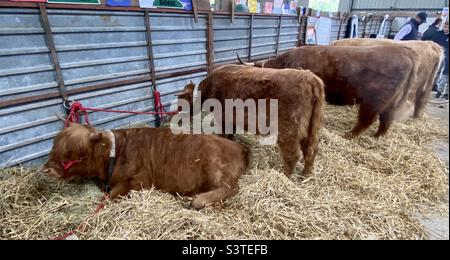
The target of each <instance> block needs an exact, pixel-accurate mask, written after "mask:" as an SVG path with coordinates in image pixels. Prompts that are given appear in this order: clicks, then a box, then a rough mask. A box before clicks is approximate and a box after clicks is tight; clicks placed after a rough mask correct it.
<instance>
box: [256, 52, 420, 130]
mask: <svg viewBox="0 0 450 260" xmlns="http://www.w3.org/2000/svg"><path fill="white" fill-rule="evenodd" d="M412 53H413V52H412V50H411V49H410V48H407V47H403V46H371V47H329V46H314V47H299V48H296V49H293V50H290V51H288V52H285V53H283V54H281V55H279V56H278V57H276V58H274V59H270V60H268V61H266V62H264V63H262V64H261V65H262V66H263V67H265V68H276V69H284V68H305V69H308V70H311V71H312V72H314V73H315V74H316V75H317V76H319V77H320V78H321V79H322V80H323V81H324V83H325V94H326V99H327V101H328V102H329V103H331V104H333V105H355V104H360V108H359V116H358V122H357V124H356V125H355V126H354V127H353V129H352V130H351V131H350V132H349V133H346V137H347V138H355V137H357V136H359V135H360V134H361V133H362V132H363V131H365V130H367V129H368V128H369V126H370V125H372V124H373V123H374V121H375V120H376V118H377V116H380V126H379V129H378V132H377V133H376V134H375V137H380V136H383V135H385V134H386V133H387V131H388V130H389V128H390V126H391V124H392V123H393V121H394V119H396V118H395V117H396V116H398V114H399V113H398V111H399V108H401V107H403V104H405V102H406V100H407V99H408V95H407V94H408V91H407V89H408V86H409V85H410V84H412V83H411V81H412V80H413V77H412V75H413V73H414V69H415V65H414V60H413V58H412Z"/></svg>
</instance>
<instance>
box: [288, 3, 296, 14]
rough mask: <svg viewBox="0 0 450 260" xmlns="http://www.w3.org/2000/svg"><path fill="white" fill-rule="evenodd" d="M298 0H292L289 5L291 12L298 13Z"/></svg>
mask: <svg viewBox="0 0 450 260" xmlns="http://www.w3.org/2000/svg"><path fill="white" fill-rule="evenodd" d="M297 6H298V0H292V1H291V2H290V5H289V13H290V14H297Z"/></svg>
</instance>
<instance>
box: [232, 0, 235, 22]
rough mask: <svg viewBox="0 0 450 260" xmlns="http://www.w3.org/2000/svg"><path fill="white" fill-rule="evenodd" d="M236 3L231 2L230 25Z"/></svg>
mask: <svg viewBox="0 0 450 260" xmlns="http://www.w3.org/2000/svg"><path fill="white" fill-rule="evenodd" d="M235 5H236V3H235V2H234V1H231V23H234V13H235V11H236V10H235V9H236V6H235Z"/></svg>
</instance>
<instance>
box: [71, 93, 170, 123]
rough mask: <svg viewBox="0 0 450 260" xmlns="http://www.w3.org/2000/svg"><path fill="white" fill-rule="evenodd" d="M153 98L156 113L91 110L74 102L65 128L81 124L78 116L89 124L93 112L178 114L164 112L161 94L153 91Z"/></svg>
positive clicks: (146, 113) (150, 113) (149, 113)
mask: <svg viewBox="0 0 450 260" xmlns="http://www.w3.org/2000/svg"><path fill="white" fill-rule="evenodd" d="M153 98H154V100H155V110H156V112H135V111H126V110H117V109H102V108H92V107H84V106H83V105H82V104H81V103H80V102H78V101H75V102H73V103H72V105H71V106H70V113H69V115H68V116H67V119H66V127H67V126H68V125H69V123H81V121H80V114H81V115H84V120H85V122H86V124H89V117H88V113H87V112H88V111H95V112H109V113H121V114H133V115H176V114H178V112H176V111H174V112H165V110H164V105H163V104H162V102H161V94H160V93H159V92H158V91H157V90H155V91H154V92H153Z"/></svg>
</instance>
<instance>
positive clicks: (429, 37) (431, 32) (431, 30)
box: [422, 25, 439, 41]
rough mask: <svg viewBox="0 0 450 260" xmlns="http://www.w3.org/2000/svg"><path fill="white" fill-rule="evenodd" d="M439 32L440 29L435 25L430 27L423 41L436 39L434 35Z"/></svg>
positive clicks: (424, 34)
mask: <svg viewBox="0 0 450 260" xmlns="http://www.w3.org/2000/svg"><path fill="white" fill-rule="evenodd" d="M438 32H439V28H437V27H436V26H434V25H430V27H428V30H427V31H426V32H424V33H423V36H422V41H431V40H432V39H433V37H434V34H435V33H438Z"/></svg>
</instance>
